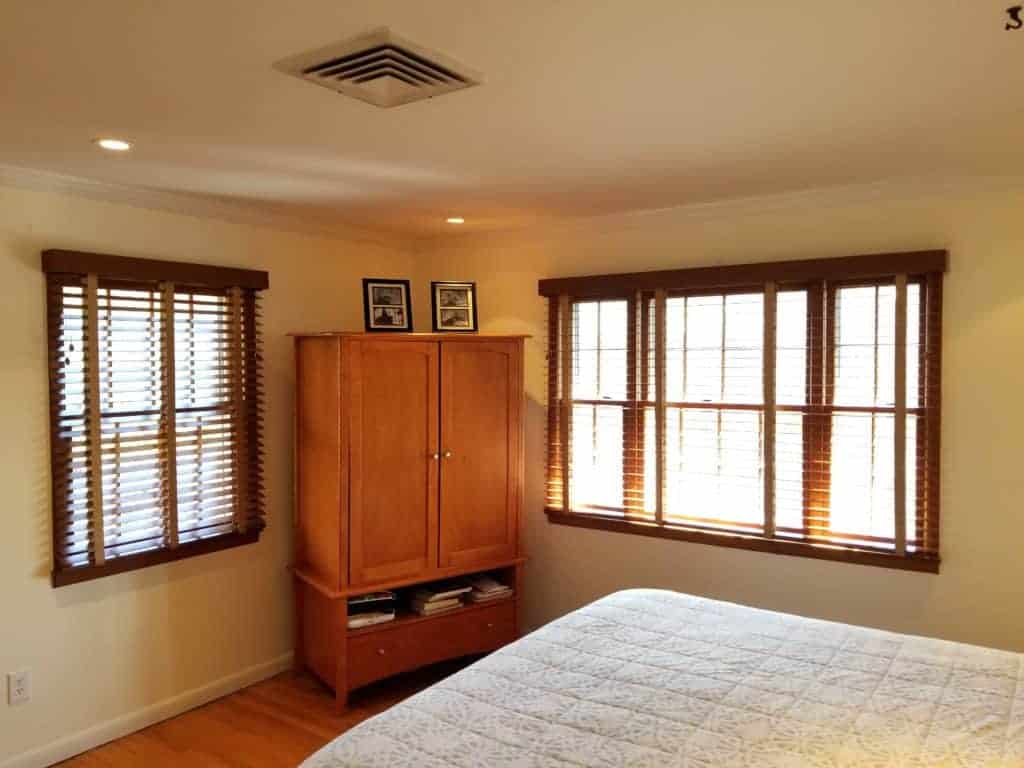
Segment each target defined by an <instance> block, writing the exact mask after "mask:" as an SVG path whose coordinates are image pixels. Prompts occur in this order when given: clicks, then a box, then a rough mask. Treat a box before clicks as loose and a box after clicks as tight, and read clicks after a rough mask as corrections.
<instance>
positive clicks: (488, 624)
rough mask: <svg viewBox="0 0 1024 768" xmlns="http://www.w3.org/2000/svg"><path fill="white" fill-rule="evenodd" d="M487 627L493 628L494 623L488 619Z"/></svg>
mask: <svg viewBox="0 0 1024 768" xmlns="http://www.w3.org/2000/svg"><path fill="white" fill-rule="evenodd" d="M487 628H488V629H494V623H493V622H490V621H488V622H487Z"/></svg>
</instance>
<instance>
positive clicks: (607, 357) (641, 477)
mask: <svg viewBox="0 0 1024 768" xmlns="http://www.w3.org/2000/svg"><path fill="white" fill-rule="evenodd" d="M945 266H946V254H945V252H917V253H910V254H883V255H877V256H862V257H850V258H845V259H833V260H816V261H805V262H783V263H777V264H762V265H753V266H749V267H745V266H740V267H723V268H711V269H696V270H678V271H672V272H651V273H638V274H633V275H606V276H599V277H593V278H585V277H584V278H564V279H555V280H544V281H541V285H540V292H541V294H542V295H546V296H548V297H549V298H550V310H549V326H550V328H549V366H548V380H549V409H548V453H547V461H548V481H547V508H548V515H549V519H551V520H552V521H553V522H558V523H567V524H570V525H583V526H589V527H600V528H606V529H612V530H618V531H626V532H633V533H640V534H645V535H656V536H667V537H671V538H679V539H685V540H693V541H701V542H708V543H718V544H727V545H733V546H740V547H745V548H749V549H759V550H764V551H777V552H783V553H787V554H797V555H808V556H812V557H823V558H833V559H841V560H847V561H854V562H863V563H869V564H879V565H891V566H894V567H903V568H912V569H917V570H926V571H934V570H936V569H937V567H938V557H939V549H938V534H939V525H938V523H939V478H938V465H939V460H938V446H939V397H940V387H939V384H940V382H939V375H940V352H941V334H940V329H941V287H942V274H943V272H944V270H945Z"/></svg>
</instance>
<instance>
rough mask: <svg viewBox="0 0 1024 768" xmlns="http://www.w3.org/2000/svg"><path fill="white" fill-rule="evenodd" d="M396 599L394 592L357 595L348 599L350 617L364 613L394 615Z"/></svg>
mask: <svg viewBox="0 0 1024 768" xmlns="http://www.w3.org/2000/svg"><path fill="white" fill-rule="evenodd" d="M395 604H396V597H395V593H394V592H371V593H369V594H366V595H356V596H355V597H350V598H349V599H348V615H349V616H355V615H359V614H364V613H392V614H394V612H395Z"/></svg>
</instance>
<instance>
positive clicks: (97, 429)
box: [43, 251, 268, 586]
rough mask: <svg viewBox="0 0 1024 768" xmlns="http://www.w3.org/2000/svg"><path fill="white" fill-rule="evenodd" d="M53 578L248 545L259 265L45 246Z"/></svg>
mask: <svg viewBox="0 0 1024 768" xmlns="http://www.w3.org/2000/svg"><path fill="white" fill-rule="evenodd" d="M43 269H44V271H45V272H46V273H47V313H48V345H49V358H50V403H51V408H50V410H51V453H52V478H53V549H54V551H53V560H54V569H53V583H54V585H55V586H61V585H64V584H70V583H75V582H79V581H84V580H87V579H93V578H98V577H100V576H105V575H108V574H111V573H119V572H122V571H126V570H131V569H134V568H141V567H145V566H147V565H152V564H155V563H159V562H166V561H169V560H177V559H181V558H183V557H188V556H190V555H198V554H203V553H206V552H210V551H214V550H217V549H224V548H227V547H230V546H235V545H239V544H246V543H251V542H254V541H256V540H257V539H258V537H259V533H260V531H261V530H262V528H263V501H262V499H263V480H262V472H261V458H262V457H261V448H260V445H261V444H260V435H261V430H262V423H261V419H262V416H261V392H262V383H261V352H260V338H259V317H258V315H259V310H258V296H259V293H258V292H259V290H261V289H263V288H265V287H266V286H267V282H268V280H267V274H266V273H265V272H253V271H247V270H236V269H226V268H219V267H204V266H200V265H194V264H181V263H176V262H160V261H147V260H142V259H124V258H119V257H111V256H101V255H97V254H82V253H74V252H67V251H46V252H45V253H44V254H43Z"/></svg>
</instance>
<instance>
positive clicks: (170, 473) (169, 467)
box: [160, 283, 178, 549]
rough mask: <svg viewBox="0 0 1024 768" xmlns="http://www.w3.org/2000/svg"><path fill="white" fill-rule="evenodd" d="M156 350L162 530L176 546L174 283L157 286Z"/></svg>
mask: <svg viewBox="0 0 1024 768" xmlns="http://www.w3.org/2000/svg"><path fill="white" fill-rule="evenodd" d="M160 291H161V300H160V313H161V318H160V329H161V339H160V347H161V350H162V352H163V360H162V361H161V366H160V367H161V368H162V370H163V392H162V396H163V403H162V407H163V430H162V431H163V438H164V450H165V456H166V457H167V460H166V461H165V462H164V509H163V514H164V530H165V531H166V535H167V546H168V547H170V548H171V549H174V548H175V547H177V546H178V421H177V418H178V412H177V408H176V404H177V395H176V393H175V386H176V382H175V378H174V377H175V359H174V283H163V284H162V285H161V286H160Z"/></svg>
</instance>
